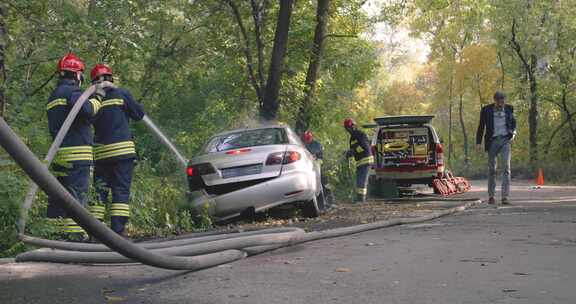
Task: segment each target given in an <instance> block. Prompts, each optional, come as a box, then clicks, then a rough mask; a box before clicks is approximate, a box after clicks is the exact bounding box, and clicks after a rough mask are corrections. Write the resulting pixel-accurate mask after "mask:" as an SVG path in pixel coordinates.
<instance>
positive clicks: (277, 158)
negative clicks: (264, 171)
mask: <svg viewBox="0 0 576 304" xmlns="http://www.w3.org/2000/svg"><path fill="white" fill-rule="evenodd" d="M283 159H284V152H276V153H272V154H270V155H268V158H267V159H266V166H271V165H281V164H282V160H283Z"/></svg>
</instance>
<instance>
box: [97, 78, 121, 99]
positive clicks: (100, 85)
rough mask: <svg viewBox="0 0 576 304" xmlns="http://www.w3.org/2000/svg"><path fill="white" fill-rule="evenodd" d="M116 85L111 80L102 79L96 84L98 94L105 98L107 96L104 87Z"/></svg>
mask: <svg viewBox="0 0 576 304" xmlns="http://www.w3.org/2000/svg"><path fill="white" fill-rule="evenodd" d="M115 87H116V86H115V85H114V84H113V83H112V82H110V81H101V82H98V83H97V84H96V92H95V93H96V95H98V96H100V97H101V98H104V96H106V91H104V88H115Z"/></svg>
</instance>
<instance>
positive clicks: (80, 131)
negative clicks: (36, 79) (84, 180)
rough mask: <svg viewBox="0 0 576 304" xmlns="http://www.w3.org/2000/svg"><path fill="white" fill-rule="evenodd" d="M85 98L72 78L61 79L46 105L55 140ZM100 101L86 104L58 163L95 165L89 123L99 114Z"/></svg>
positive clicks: (75, 121)
mask: <svg viewBox="0 0 576 304" xmlns="http://www.w3.org/2000/svg"><path fill="white" fill-rule="evenodd" d="M80 95H82V90H81V89H80V87H79V86H78V85H77V83H76V82H75V81H74V80H72V79H66V78H64V79H60V80H59V81H58V85H57V87H56V88H55V89H54V91H52V93H51V94H50V97H49V98H48V102H47V103H46V113H47V116H48V129H49V131H50V135H51V136H52V139H54V138H55V137H56V135H57V134H58V131H60V128H62V125H63V124H64V121H65V120H66V117H68V114H70V110H71V109H72V107H73V106H74V104H75V103H76V101H77V100H78V98H79V97H80ZM99 107H100V102H99V101H98V100H94V101H92V100H90V101H87V102H85V103H84V104H83V105H82V107H81V108H80V112H78V116H76V119H74V122H73V123H72V125H71V126H70V129H69V130H68V132H67V133H66V136H65V137H64V140H63V141H62V144H61V148H60V149H59V150H58V152H57V154H56V160H59V161H63V162H78V163H91V162H92V143H93V141H92V128H91V127H90V124H91V123H90V121H91V119H92V118H93V116H94V115H95V114H96V113H97V112H98V109H99Z"/></svg>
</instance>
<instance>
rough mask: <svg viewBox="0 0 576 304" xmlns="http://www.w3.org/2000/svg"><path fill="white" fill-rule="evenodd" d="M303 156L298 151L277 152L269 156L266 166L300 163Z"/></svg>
mask: <svg viewBox="0 0 576 304" xmlns="http://www.w3.org/2000/svg"><path fill="white" fill-rule="evenodd" d="M300 158H302V156H301V155H300V153H298V152H296V151H286V152H276V153H272V154H270V155H268V158H267V159H266V166H271V165H280V164H282V165H286V164H290V163H293V162H296V161H299V160H300Z"/></svg>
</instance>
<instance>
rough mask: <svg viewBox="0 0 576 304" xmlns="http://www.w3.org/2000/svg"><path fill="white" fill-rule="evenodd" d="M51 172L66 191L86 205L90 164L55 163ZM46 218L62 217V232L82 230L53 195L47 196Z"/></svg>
mask: <svg viewBox="0 0 576 304" xmlns="http://www.w3.org/2000/svg"><path fill="white" fill-rule="evenodd" d="M52 172H53V173H54V175H56V178H57V179H58V181H59V182H60V184H62V186H64V188H66V190H68V192H69V193H70V194H71V195H72V196H73V197H74V198H75V199H76V201H78V202H79V203H80V204H81V205H82V206H84V207H86V205H87V202H88V183H89V179H90V165H89V164H77V163H74V162H70V163H68V164H66V166H64V165H58V164H55V165H53V166H52ZM46 213H47V214H46V216H47V217H48V218H52V219H57V218H62V219H64V223H63V227H61V228H62V232H64V233H83V232H84V230H83V229H82V227H80V226H79V225H78V224H77V223H76V222H74V220H72V219H70V218H69V217H68V215H67V214H66V211H65V210H64V208H62V207H61V204H60V202H59V201H58V200H57V199H56V198H54V197H48V209H47V212H46Z"/></svg>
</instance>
